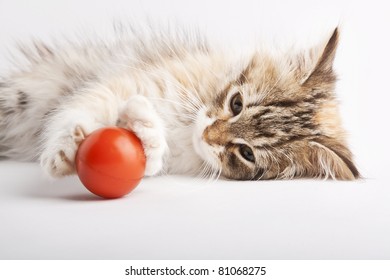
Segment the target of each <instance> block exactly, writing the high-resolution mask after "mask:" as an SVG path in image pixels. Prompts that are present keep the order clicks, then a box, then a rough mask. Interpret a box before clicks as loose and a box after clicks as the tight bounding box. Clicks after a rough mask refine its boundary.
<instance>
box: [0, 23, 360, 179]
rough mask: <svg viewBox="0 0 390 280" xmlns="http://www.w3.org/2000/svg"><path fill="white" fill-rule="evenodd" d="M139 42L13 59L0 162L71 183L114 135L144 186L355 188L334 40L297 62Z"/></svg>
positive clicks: (201, 45)
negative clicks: (194, 181)
mask: <svg viewBox="0 0 390 280" xmlns="http://www.w3.org/2000/svg"><path fill="white" fill-rule="evenodd" d="M140 33H141V32H140ZM148 34H149V36H145V34H143V35H141V34H137V32H134V34H133V35H132V36H129V37H128V38H126V39H125V38H123V37H122V36H119V38H118V39H117V40H116V41H115V42H114V43H111V44H110V43H103V42H99V43H98V42H89V43H87V42H86V43H85V44H73V45H72V44H69V45H68V46H62V47H58V46H57V47H53V46H49V45H48V44H44V43H41V42H35V43H34V44H33V46H31V47H24V48H22V49H21V50H22V52H23V53H24V55H25V57H26V58H27V59H28V61H29V63H28V65H27V67H25V68H24V69H21V70H19V71H15V72H13V73H11V74H10V75H9V76H8V77H6V78H1V79H0V156H2V157H8V158H13V159H17V160H38V159H39V160H40V163H41V166H42V167H43V169H44V170H45V171H46V172H47V173H49V174H50V175H52V176H54V177H61V176H65V175H69V174H73V173H74V172H75V165H74V159H75V153H76V150H77V148H78V145H79V143H80V142H81V141H82V140H83V139H84V138H85V137H86V136H87V135H88V134H89V133H91V132H92V131H94V130H95V129H98V128H100V127H103V126H114V125H117V126H120V127H124V128H127V129H130V130H132V131H134V132H135V133H136V134H137V135H138V137H139V138H140V139H141V141H142V143H143V146H144V150H145V154H146V157H147V165H146V172H145V173H146V175H148V176H152V175H156V174H161V173H171V174H175V173H176V174H199V173H202V172H203V173H207V175H209V176H211V175H216V174H218V175H220V174H222V176H224V177H226V178H231V179H238V180H259V179H291V178H296V177H316V178H317V177H323V178H328V177H329V178H333V179H343V180H352V179H355V178H358V177H359V172H358V170H357V168H356V167H355V165H354V163H353V161H352V155H351V152H350V151H349V149H348V147H347V145H346V142H345V138H344V130H343V128H342V127H341V124H340V118H339V114H338V106H337V101H336V98H335V94H334V89H335V81H336V76H335V73H334V71H333V69H332V64H333V60H334V58H335V54H336V47H337V43H338V38H339V32H338V30H337V29H335V30H334V32H333V34H332V35H331V36H330V38H329V40H327V42H326V43H325V44H323V45H321V46H319V47H317V48H313V49H311V50H308V51H307V52H302V53H299V54H289V55H280V56H276V55H270V54H267V53H265V52H262V51H255V52H254V53H252V54H250V56H248V57H246V58H243V57H242V56H234V55H232V54H227V53H225V52H224V51H223V50H221V49H219V48H213V47H212V46H210V45H209V44H208V43H207V42H206V40H205V39H204V38H202V37H201V36H199V35H197V36H194V33H192V32H190V31H189V32H188V33H187V34H184V35H183V34H182V35H178V34H181V33H180V32H178V33H175V34H170V33H163V32H161V33H158V32H155V33H154V32H149V33H148Z"/></svg>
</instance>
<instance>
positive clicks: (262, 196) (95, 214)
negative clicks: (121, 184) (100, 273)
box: [0, 0, 390, 259]
mask: <svg viewBox="0 0 390 280" xmlns="http://www.w3.org/2000/svg"><path fill="white" fill-rule="evenodd" d="M270 2H272V4H271V3H270ZM286 2H287V1H286ZM322 2H326V4H325V3H322ZM336 2H339V3H336ZM389 11H390V9H389V8H388V7H387V6H386V5H385V1H383V3H381V2H379V1H367V2H364V3H363V2H362V3H355V2H352V1H351V3H348V2H342V1H335V3H332V2H331V1H318V3H315V1H306V2H302V1H290V2H288V3H284V2H283V1H242V0H241V1H226V0H225V1H222V0H219V1H200V0H198V1H179V0H177V1H158V0H155V1H152V0H149V1H141V0H139V1H124V0H123V1H119V0H116V1H114V0H111V1H103V0H100V1H92V0H88V1H76V0H71V1H48V0H47V1H44V0H35V1H28V0H25V1H21V0H12V1H11V0H9V1H5V0H0V73H1V74H5V73H6V72H7V70H9V69H10V67H11V65H10V64H9V63H8V62H7V57H8V53H9V50H11V51H12V48H13V46H14V42H15V41H18V40H21V41H26V40H28V39H29V38H31V37H37V38H43V39H50V38H63V37H67V36H73V34H75V33H78V34H80V33H83V32H85V33H88V34H91V33H96V34H102V35H103V34H105V33H106V32H108V30H109V29H110V28H109V25H110V23H111V22H112V20H113V19H122V20H123V19H127V18H132V19H133V20H134V19H136V18H137V17H138V16H145V15H147V16H149V17H151V18H162V19H172V18H175V19H178V20H179V21H181V22H184V23H197V24H199V25H201V26H202V27H204V28H205V29H206V30H207V32H208V33H209V34H211V36H214V37H220V38H222V37H226V38H225V39H229V42H234V43H235V44H237V45H245V44H248V43H247V42H249V41H253V38H258V39H259V40H260V41H261V42H262V43H263V42H267V43H277V44H278V45H280V42H284V43H285V42H290V43H292V42H296V43H297V45H299V46H305V45H306V46H307V45H310V44H312V43H314V42H317V41H318V42H319V41H321V40H323V39H324V36H326V35H327V34H328V33H329V32H330V31H331V30H332V28H334V27H335V26H336V25H338V24H339V25H340V26H341V31H342V33H341V42H340V48H339V52H338V56H337V59H336V69H337V71H338V73H339V78H340V81H339V84H338V94H339V98H340V101H341V112H342V115H343V120H344V125H345V127H346V128H347V130H348V131H349V134H350V138H349V139H350V141H349V142H350V144H351V148H352V150H353V152H354V153H355V155H356V162H357V165H358V167H359V169H360V171H361V173H362V174H363V176H364V177H365V179H364V180H359V181H356V182H332V181H316V180H295V181H270V182H228V181H218V182H203V181H200V180H196V179H193V178H188V177H160V178H148V179H145V180H143V182H142V183H141V185H140V186H139V187H137V189H136V190H135V191H134V192H133V193H131V194H130V195H129V196H127V197H125V198H123V199H119V200H100V199H98V198H95V197H94V196H92V195H90V194H89V193H88V192H87V191H86V190H85V189H84V188H83V187H82V186H81V184H80V183H79V181H78V179H77V178H76V177H70V178H66V179H63V180H59V181H55V182H49V181H48V180H47V179H45V178H44V177H43V175H42V173H41V171H40V169H39V166H38V164H36V163H17V162H10V161H0V248H1V249H0V259H194V258H195V259H378V258H380V259H388V258H390V190H389V183H388V173H389V171H388V169H389V164H388V161H387V158H388V156H389V152H388V149H387V146H388V135H389V134H388V129H389V125H388V121H389V110H390V106H389V105H388V101H389V97H388V96H389V94H390V92H389V86H388V80H389V70H388V69H389V62H390V59H389V52H390V44H389V42H390V41H389V26H390V20H389V18H388V14H389Z"/></svg>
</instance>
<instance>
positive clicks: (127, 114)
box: [119, 95, 168, 176]
mask: <svg viewBox="0 0 390 280" xmlns="http://www.w3.org/2000/svg"><path fill="white" fill-rule="evenodd" d="M119 125H120V126H122V127H124V128H127V129H129V130H132V131H134V133H135V134H136V135H137V136H138V137H139V138H140V139H141V142H142V145H143V147H144V152H145V155H146V158H147V160H146V169H145V175H146V176H152V175H155V174H157V173H159V172H160V171H161V170H162V169H163V159H164V156H165V155H166V154H167V152H168V144H167V142H166V139H165V135H164V125H163V122H162V119H161V117H160V116H159V115H158V114H157V112H156V110H155V109H154V107H153V104H152V103H151V102H150V101H149V100H148V99H147V98H146V97H144V96H142V95H134V96H131V97H130V98H129V99H128V101H127V102H126V104H125V106H124V107H123V108H122V110H121V112H120V116H119Z"/></svg>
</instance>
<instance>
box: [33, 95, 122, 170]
mask: <svg viewBox="0 0 390 280" xmlns="http://www.w3.org/2000/svg"><path fill="white" fill-rule="evenodd" d="M118 108H119V101H118V99H117V98H116V97H115V96H114V94H113V93H112V92H110V91H109V90H105V89H104V88H103V89H102V88H96V89H90V90H88V91H87V90H86V91H85V92H82V93H77V94H73V95H72V96H70V97H69V98H68V99H66V100H65V101H64V102H62V103H61V104H60V106H59V107H58V108H56V109H55V110H53V111H52V112H50V113H49V114H48V117H47V121H46V123H45V127H44V130H43V133H42V138H41V143H42V144H41V149H40V150H41V154H40V162H41V166H42V167H43V169H44V170H45V171H46V173H48V174H49V175H51V176H53V177H62V176H65V175H70V174H73V173H74V172H75V155H76V152H77V149H78V146H79V144H80V142H81V141H82V140H83V139H84V138H85V137H86V136H87V135H88V134H90V133H91V132H92V131H94V130H96V129H98V128H100V127H103V126H108V125H115V124H116V121H117V119H118Z"/></svg>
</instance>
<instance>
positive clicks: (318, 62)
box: [297, 27, 339, 86]
mask: <svg viewBox="0 0 390 280" xmlns="http://www.w3.org/2000/svg"><path fill="white" fill-rule="evenodd" d="M331 34H332V35H331V36H330V37H329V38H328V39H327V40H326V41H325V43H322V44H320V45H318V46H316V47H314V48H312V49H310V50H309V51H308V52H306V53H305V54H302V55H301V56H300V57H299V58H298V73H297V74H298V75H297V77H298V78H299V83H300V84H301V85H308V86H310V84H317V85H318V83H333V82H334V81H335V79H336V77H335V74H334V72H333V62H334V59H335V56H336V50H337V45H338V42H339V29H338V27H337V28H335V29H334V31H333V32H332V33H331Z"/></svg>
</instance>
